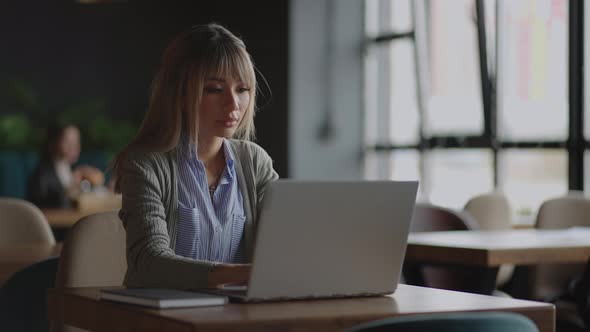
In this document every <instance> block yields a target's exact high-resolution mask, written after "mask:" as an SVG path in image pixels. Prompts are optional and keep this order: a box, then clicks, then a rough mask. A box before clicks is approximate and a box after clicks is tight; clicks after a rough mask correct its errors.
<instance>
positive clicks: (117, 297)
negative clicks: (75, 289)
mask: <svg viewBox="0 0 590 332" xmlns="http://www.w3.org/2000/svg"><path fill="white" fill-rule="evenodd" d="M100 298H101V299H104V300H111V301H116V302H125V303H131V304H139V305H143V306H148V307H153V308H161V309H166V308H182V307H200V306H215V305H224V304H226V303H227V302H228V298H227V296H221V295H212V294H205V293H197V292H191V291H182V290H176V289H166V288H122V289H103V290H101V291H100Z"/></svg>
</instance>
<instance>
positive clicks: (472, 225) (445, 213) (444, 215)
mask: <svg viewBox="0 0 590 332" xmlns="http://www.w3.org/2000/svg"><path fill="white" fill-rule="evenodd" d="M470 229H477V222H476V221H475V220H474V219H473V217H471V216H470V215H469V214H467V213H464V212H461V211H455V210H451V209H447V208H444V207H441V206H436V205H433V204H429V203H416V206H415V207H414V214H413V215H412V224H411V225H410V231H411V232H434V231H464V230H470Z"/></svg>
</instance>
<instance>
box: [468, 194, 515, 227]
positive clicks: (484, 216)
mask: <svg viewBox="0 0 590 332" xmlns="http://www.w3.org/2000/svg"><path fill="white" fill-rule="evenodd" d="M463 210H464V211H466V212H467V213H469V214H470V215H471V216H472V217H473V218H474V219H475V221H476V222H477V224H478V226H479V229H482V230H502V229H510V228H512V222H511V215H512V212H511V208H510V203H509V202H508V199H507V198H506V196H505V195H504V194H502V193H500V192H491V193H485V194H481V195H477V196H475V197H473V198H471V199H470V200H469V201H468V202H467V204H465V207H464V208H463Z"/></svg>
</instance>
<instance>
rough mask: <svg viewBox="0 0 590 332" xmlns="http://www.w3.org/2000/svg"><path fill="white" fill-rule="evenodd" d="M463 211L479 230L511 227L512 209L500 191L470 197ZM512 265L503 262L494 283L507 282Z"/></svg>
mask: <svg viewBox="0 0 590 332" xmlns="http://www.w3.org/2000/svg"><path fill="white" fill-rule="evenodd" d="M463 211H465V212H467V213H469V214H470V215H471V216H472V217H473V218H474V219H475V221H476V222H477V224H478V226H479V229H481V230H507V229H511V228H512V222H511V219H512V217H511V216H512V209H511V207H510V203H509V202H508V199H507V198H506V196H505V195H504V194H502V193H500V192H491V193H485V194H481V195H477V196H475V197H473V198H471V199H470V200H469V201H468V202H467V204H465V207H464V208H463ZM513 272H514V265H511V264H504V265H502V266H500V269H499V270H498V277H497V278H496V285H497V286H502V285H504V284H506V283H507V282H508V280H509V279H510V277H512V273H513Z"/></svg>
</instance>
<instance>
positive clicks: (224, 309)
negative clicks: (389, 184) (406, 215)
mask: <svg viewBox="0 0 590 332" xmlns="http://www.w3.org/2000/svg"><path fill="white" fill-rule="evenodd" d="M48 308H49V309H48V317H49V319H50V320H52V321H57V322H64V323H66V324H68V325H73V326H76V327H80V328H84V329H88V330H91V331H145V330H150V331H209V330H215V331H218V332H220V331H342V330H343V329H345V328H348V327H351V326H354V325H356V324H359V323H362V322H366V321H370V320H375V319H380V318H385V317H392V316H403V315H415V314H428V313H449V312H467V311H506V312H516V313H520V314H523V315H525V316H527V317H529V318H530V319H532V320H533V321H534V322H535V324H537V326H538V328H539V331H541V332H552V331H555V308H554V306H553V305H551V304H547V303H541V302H531V301H522V300H515V299H511V298H501V297H492V296H485V295H476V294H468V293H460V292H452V291H446V290H440V289H433V288H423V287H416V286H408V285H400V286H399V288H398V290H397V291H396V292H395V294H393V295H391V296H383V297H371V298H356V299H329V300H313V301H290V302H275V303H259V304H228V305H225V306H215V307H200V308H185V309H166V310H157V309H149V308H145V307H141V306H135V305H129V304H119V303H115V302H110V301H101V300H99V289H98V288H72V289H51V290H49V294H48Z"/></svg>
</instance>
